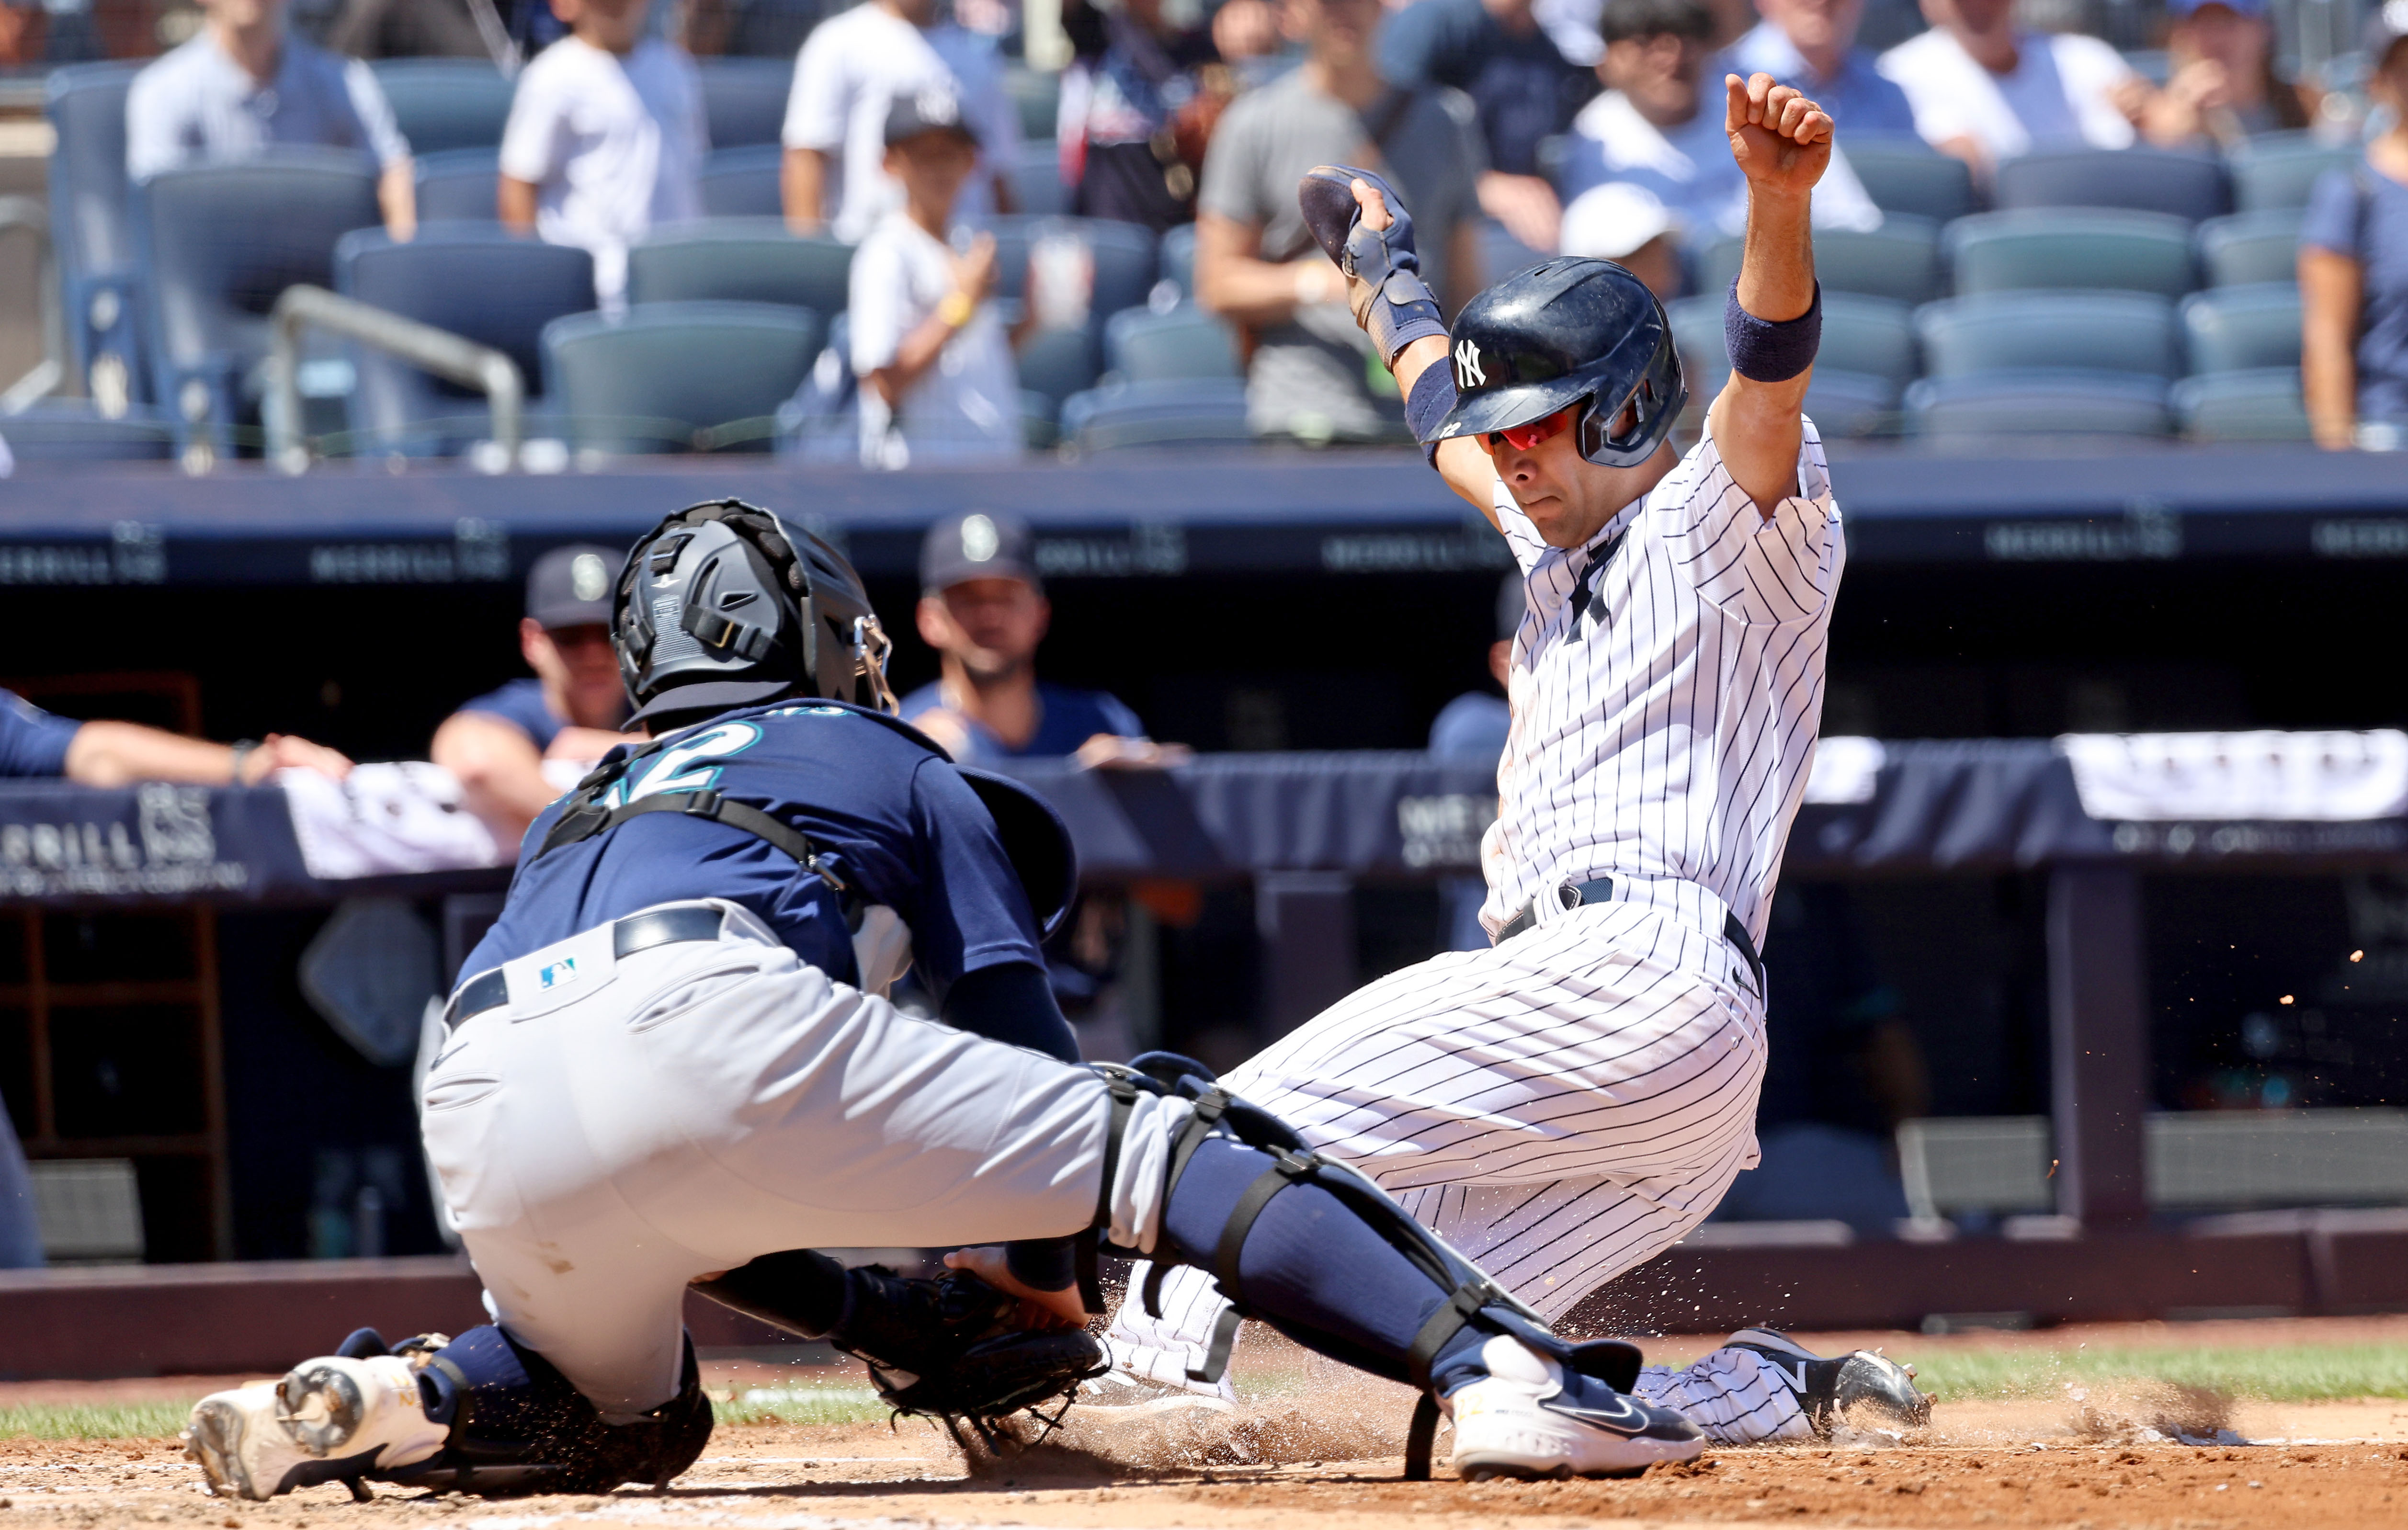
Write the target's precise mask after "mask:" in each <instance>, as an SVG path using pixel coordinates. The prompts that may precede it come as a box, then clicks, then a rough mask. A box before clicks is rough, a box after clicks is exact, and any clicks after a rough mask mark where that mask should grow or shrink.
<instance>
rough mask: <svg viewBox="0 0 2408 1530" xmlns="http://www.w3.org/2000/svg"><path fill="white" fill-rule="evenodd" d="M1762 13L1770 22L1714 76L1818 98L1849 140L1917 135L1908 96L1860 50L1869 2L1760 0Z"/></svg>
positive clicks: (1747, 38) (1742, 43)
mask: <svg viewBox="0 0 2408 1530" xmlns="http://www.w3.org/2000/svg"><path fill="white" fill-rule="evenodd" d="M1756 8H1757V9H1758V10H1760V11H1762V12H1763V13H1764V20H1763V21H1758V22H1757V23H1756V25H1755V26H1754V27H1753V28H1751V29H1750V30H1749V31H1748V33H1747V35H1746V36H1743V37H1742V38H1740V40H1739V41H1738V42H1736V43H1733V44H1732V45H1731V46H1730V48H1729V50H1727V52H1725V53H1724V55H1723V57H1722V59H1721V60H1720V62H1719V67H1718V68H1717V69H1716V70H1715V71H1713V72H1714V73H1717V74H1719V73H1721V72H1722V71H1724V70H1727V71H1728V72H1730V73H1732V74H1735V75H1738V76H1740V77H1741V78H1742V79H1745V78H1746V77H1748V76H1750V75H1757V74H1766V75H1770V76H1771V77H1772V78H1773V79H1775V80H1778V81H1779V82H1780V83H1782V84H1784V85H1786V86H1788V87H1790V88H1791V89H1792V90H1797V91H1802V92H1804V93H1806V94H1807V95H1808V96H1810V97H1812V98H1813V102H1814V104H1815V105H1816V106H1818V107H1822V108H1823V109H1824V110H1825V111H1828V112H1829V113H1830V114H1831V121H1832V122H1834V123H1835V124H1837V126H1838V128H1839V131H1840V132H1841V133H1842V134H1846V135H1856V134H1864V133H1897V134H1912V133H1913V132H1914V107H1911V106H1909V105H1908V104H1907V100H1906V93H1905V92H1904V91H1901V90H1899V88H1898V85H1897V84H1896V82H1894V81H1892V80H1889V79H1885V78H1883V76H1882V73H1881V70H1880V69H1879V67H1877V65H1876V62H1875V60H1874V58H1873V55H1872V54H1871V53H1869V52H1867V51H1866V50H1863V49H1861V48H1858V47H1857V46H1856V27H1857V24H1858V23H1859V22H1861V21H1863V20H1864V19H1865V0H1757V4H1756Z"/></svg>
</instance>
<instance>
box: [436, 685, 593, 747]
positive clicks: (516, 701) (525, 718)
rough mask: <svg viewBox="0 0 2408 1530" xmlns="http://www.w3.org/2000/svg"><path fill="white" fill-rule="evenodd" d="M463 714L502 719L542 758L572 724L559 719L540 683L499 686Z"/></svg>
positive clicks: (467, 704) (465, 706) (466, 704)
mask: <svg viewBox="0 0 2408 1530" xmlns="http://www.w3.org/2000/svg"><path fill="white" fill-rule="evenodd" d="M460 710H461V711H464V712H483V713H484V714H486V715H487V716H489V717H497V718H500V719H501V720H502V721H503V722H508V723H509V724H510V725H511V726H512V727H514V728H516V729H518V730H519V731H520V732H521V733H523V734H525V735H526V736H527V740H528V742H530V743H532V744H534V745H535V747H536V752H537V753H538V754H540V753H542V752H543V751H545V750H548V749H550V748H551V747H552V740H553V739H555V738H557V737H559V736H560V730H561V729H563V728H565V727H566V726H568V720H567V719H566V718H565V717H560V716H558V715H556V714H555V713H554V712H553V711H552V705H551V703H549V702H547V701H545V700H544V699H543V681H541V680H537V679H519V680H511V681H509V682H508V683H507V684H504V685H499V686H496V687H495V688H494V689H493V690H491V691H488V692H486V693H485V694H483V695H481V696H479V697H477V698H476V699H475V700H473V701H464V702H462V703H461V704H460Z"/></svg>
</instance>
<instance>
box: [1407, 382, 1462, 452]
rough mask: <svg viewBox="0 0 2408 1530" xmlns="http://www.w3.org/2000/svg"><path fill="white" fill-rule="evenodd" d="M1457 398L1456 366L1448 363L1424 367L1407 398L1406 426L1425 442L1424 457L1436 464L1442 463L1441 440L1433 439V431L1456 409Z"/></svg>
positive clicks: (1420, 440)
mask: <svg viewBox="0 0 2408 1530" xmlns="http://www.w3.org/2000/svg"><path fill="white" fill-rule="evenodd" d="M1454 409H1455V368H1454V367H1453V366H1452V365H1448V364H1447V363H1445V362H1441V363H1439V364H1438V365H1436V366H1425V367H1423V368H1422V375H1421V376H1420V377H1417V378H1415V379H1413V391H1412V393H1411V394H1409V395H1408V396H1407V397H1406V399H1405V428H1406V429H1407V430H1410V431H1412V433H1413V439H1414V440H1416V441H1419V442H1420V443H1421V444H1422V456H1423V458H1424V459H1425V460H1426V461H1427V462H1428V463H1429V465H1431V466H1432V467H1436V466H1437V465H1438V443H1437V442H1436V441H1433V440H1431V439H1430V438H1429V437H1430V432H1432V431H1434V430H1436V429H1438V425H1439V422H1440V421H1441V420H1443V419H1445V418H1446V417H1447V416H1448V415H1449V414H1450V413H1452V412H1453V411H1454Z"/></svg>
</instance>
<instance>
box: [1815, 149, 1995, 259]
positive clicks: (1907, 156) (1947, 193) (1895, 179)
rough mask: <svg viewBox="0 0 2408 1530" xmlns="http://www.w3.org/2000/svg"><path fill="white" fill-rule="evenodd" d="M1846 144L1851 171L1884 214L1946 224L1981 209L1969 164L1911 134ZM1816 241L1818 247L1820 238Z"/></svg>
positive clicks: (1874, 204)
mask: <svg viewBox="0 0 2408 1530" xmlns="http://www.w3.org/2000/svg"><path fill="white" fill-rule="evenodd" d="M1845 143H1846V149H1845V152H1846V154H1847V156H1848V167H1849V168H1850V169H1852V170H1854V171H1856V179H1858V180H1860V181H1862V182H1864V187H1865V194H1866V195H1868V196H1870V197H1871V198H1872V199H1873V206H1875V207H1879V208H1881V210H1882V211H1884V212H1904V213H1912V214H1914V216H1916V217H1918V218H1929V219H1931V220H1933V221H1934V222H1942V223H1944V222H1948V220H1950V219H1952V218H1962V217H1964V216H1965V215H1966V214H1967V213H1969V212H1971V211H1972V210H1973V208H1974V207H1975V206H1976V205H1977V204H1976V203H1975V201H1974V198H1973V172H1972V170H1971V168H1970V167H1969V166H1967V164H1965V162H1964V161H1963V160H1960V159H1956V158H1953V157H1951V156H1949V155H1947V154H1942V153H1941V152H1940V151H1939V150H1935V149H1933V148H1932V147H1931V146H1930V145H1928V144H1927V143H1925V142H1924V141H1923V140H1922V139H1920V138H1918V137H1915V136H1914V135H1912V134H1895V133H1876V134H1858V135H1850V136H1848V137H1847V138H1846V139H1845ZM1815 237H1816V242H1817V243H1818V244H1819V243H1820V242H1821V237H1822V236H1820V235H1817V236H1815Z"/></svg>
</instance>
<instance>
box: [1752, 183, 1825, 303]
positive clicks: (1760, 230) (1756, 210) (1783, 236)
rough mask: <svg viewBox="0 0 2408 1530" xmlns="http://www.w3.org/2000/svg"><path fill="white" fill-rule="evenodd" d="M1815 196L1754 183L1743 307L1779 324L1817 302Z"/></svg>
mask: <svg viewBox="0 0 2408 1530" xmlns="http://www.w3.org/2000/svg"><path fill="white" fill-rule="evenodd" d="M1813 302H1814V229H1813V194H1812V193H1805V192H1775V191H1767V190H1765V189H1764V188H1762V187H1750V188H1749V190H1748V198H1747V238H1746V243H1745V244H1744V245H1743V246H1742V258H1741V261H1740V268H1739V306H1740V307H1742V308H1745V309H1746V310H1747V311H1748V312H1750V313H1752V314H1754V315H1756V317H1757V318H1758V319H1769V320H1771V321H1773V322H1775V323H1778V322H1782V321H1785V320H1789V319H1795V318H1797V317H1799V315H1800V314H1803V313H1804V312H1805V311H1806V310H1807V309H1808V308H1809V307H1812V306H1813Z"/></svg>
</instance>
